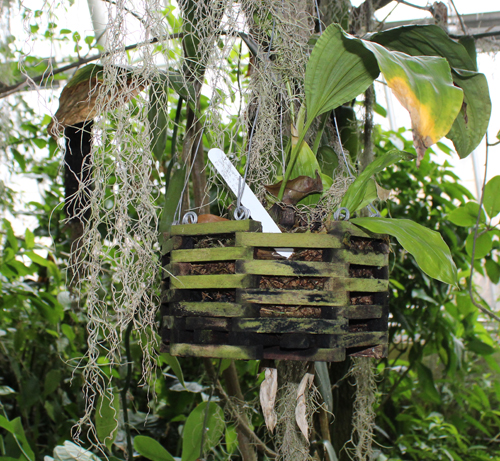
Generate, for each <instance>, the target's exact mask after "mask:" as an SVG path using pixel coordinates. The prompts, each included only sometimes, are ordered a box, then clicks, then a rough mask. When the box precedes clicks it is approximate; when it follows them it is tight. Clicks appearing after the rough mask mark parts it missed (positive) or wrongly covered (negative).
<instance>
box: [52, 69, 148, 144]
mask: <svg viewBox="0 0 500 461" xmlns="http://www.w3.org/2000/svg"><path fill="white" fill-rule="evenodd" d="M102 72H103V71H102V66H97V65H89V66H85V67H83V68H81V69H79V70H78V71H77V72H76V73H75V75H74V76H73V78H72V79H71V80H70V81H69V82H68V84H67V85H66V86H65V87H64V89H63V90H62V92H61V96H60V97H59V108H58V109H57V112H56V113H55V115H54V117H53V118H52V121H51V122H50V124H49V126H48V127H47V131H48V133H49V134H50V136H52V137H53V138H54V139H56V138H57V136H58V135H59V134H60V130H61V129H64V128H65V127H67V126H72V125H75V124H76V123H80V122H85V121H88V120H92V119H94V118H95V117H96V116H97V115H98V113H99V108H98V107H97V106H96V102H97V98H98V96H99V94H100V91H101V88H102V87H103V80H102V75H103V74H102ZM134 81H135V83H134ZM118 88H119V89H122V88H123V85H122V86H121V87H120V86H119V87H118ZM143 88H144V85H143V84H139V83H137V81H136V79H134V78H133V77H132V76H130V77H129V76H128V75H127V85H126V91H123V92H120V91H117V92H115V93H110V94H109V95H108V96H107V97H106V100H105V101H103V103H105V104H106V109H107V110H112V109H114V108H116V107H118V106H119V105H121V104H124V103H126V102H128V101H130V99H132V98H133V97H134V96H136V95H137V94H138V93H139V92H140V91H142V89H143ZM113 94H115V95H116V96H113ZM117 96H118V97H117ZM112 100H114V101H113V103H112V104H109V103H110V102H111V101H112Z"/></svg>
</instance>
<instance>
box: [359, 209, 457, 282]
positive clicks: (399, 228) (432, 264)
mask: <svg viewBox="0 0 500 461" xmlns="http://www.w3.org/2000/svg"><path fill="white" fill-rule="evenodd" d="M351 221H352V222H353V223H354V224H356V225H357V226H360V227H363V228H365V229H368V230H369V231H371V232H375V233H377V234H389V235H392V236H393V237H396V239H397V240H398V242H399V243H400V244H401V246H402V247H403V248H404V249H405V250H406V251H408V253H410V254H411V255H413V256H414V257H415V260H416V262H417V264H418V265H419V267H420V269H422V270H423V271H424V272H425V273H426V274H427V275H429V276H430V277H432V278H434V279H437V280H441V281H442V282H445V283H449V284H450V285H455V284H456V281H457V268H456V266H455V263H454V262H453V258H452V257H451V253H450V249H449V248H448V246H447V245H446V243H445V242H444V241H443V239H442V237H441V235H440V234H439V232H436V231H433V230H430V229H427V228H426V227H424V226H422V225H420V224H418V223H416V222H414V221H410V220H409V219H388V218H355V219H352V220H351Z"/></svg>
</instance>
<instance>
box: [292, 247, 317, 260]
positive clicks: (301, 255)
mask: <svg viewBox="0 0 500 461" xmlns="http://www.w3.org/2000/svg"><path fill="white" fill-rule="evenodd" d="M290 259H292V260H293V261H323V250H317V249H314V248H311V249H307V250H302V251H297V252H295V253H294V254H293V255H292V257H291V258H290Z"/></svg>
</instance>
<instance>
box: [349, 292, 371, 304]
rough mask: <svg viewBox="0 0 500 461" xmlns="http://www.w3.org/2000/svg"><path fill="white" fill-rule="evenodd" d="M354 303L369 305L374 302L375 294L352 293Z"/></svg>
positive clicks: (352, 302)
mask: <svg viewBox="0 0 500 461" xmlns="http://www.w3.org/2000/svg"><path fill="white" fill-rule="evenodd" d="M351 304H352V305H368V304H373V294H364V293H362V294H361V293H360V294H358V293H351Z"/></svg>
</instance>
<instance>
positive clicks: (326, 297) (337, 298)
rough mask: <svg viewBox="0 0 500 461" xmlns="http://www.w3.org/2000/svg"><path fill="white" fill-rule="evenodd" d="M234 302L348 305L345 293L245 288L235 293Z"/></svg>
mask: <svg viewBox="0 0 500 461" xmlns="http://www.w3.org/2000/svg"><path fill="white" fill-rule="evenodd" d="M236 302H240V303H257V304H283V305H292V306H344V305H346V304H348V298H347V293H346V292H345V291H336V292H333V291H316V290H261V289H258V288H247V289H246V290H237V291H236Z"/></svg>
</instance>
